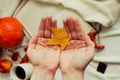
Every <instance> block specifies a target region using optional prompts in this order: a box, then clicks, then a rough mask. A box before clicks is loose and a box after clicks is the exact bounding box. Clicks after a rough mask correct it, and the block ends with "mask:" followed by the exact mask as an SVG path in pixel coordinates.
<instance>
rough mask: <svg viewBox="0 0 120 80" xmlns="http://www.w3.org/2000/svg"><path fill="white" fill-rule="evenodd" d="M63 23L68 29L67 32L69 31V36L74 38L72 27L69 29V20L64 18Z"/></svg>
mask: <svg viewBox="0 0 120 80" xmlns="http://www.w3.org/2000/svg"><path fill="white" fill-rule="evenodd" d="M63 25H64V27H65V29H66V30H67V33H68V36H69V38H70V39H72V36H71V31H70V29H69V25H68V20H67V19H64V20H63Z"/></svg>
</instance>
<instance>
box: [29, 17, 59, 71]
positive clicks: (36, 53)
mask: <svg viewBox="0 0 120 80" xmlns="http://www.w3.org/2000/svg"><path fill="white" fill-rule="evenodd" d="M56 26H57V22H56V20H53V19H52V17H51V16H47V17H44V18H42V19H41V22H40V27H39V30H38V33H37V35H35V37H33V38H32V39H31V40H30V42H29V45H28V51H27V56H28V58H29V59H30V61H31V63H32V64H33V65H34V66H35V67H39V68H42V69H46V70H48V71H51V72H55V71H56V69H57V67H58V65H59V60H60V48H59V47H58V46H48V45H47V43H48V40H49V39H50V38H51V36H52V33H51V30H50V27H56Z"/></svg>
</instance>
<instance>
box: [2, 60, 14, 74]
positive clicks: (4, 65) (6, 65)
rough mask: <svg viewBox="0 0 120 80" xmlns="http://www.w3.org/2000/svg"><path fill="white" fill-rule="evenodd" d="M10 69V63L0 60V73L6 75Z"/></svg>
mask: <svg viewBox="0 0 120 80" xmlns="http://www.w3.org/2000/svg"><path fill="white" fill-rule="evenodd" d="M11 67H12V62H11V61H10V60H7V59H2V60H0V72H2V73H6V72H9V71H10V69H11Z"/></svg>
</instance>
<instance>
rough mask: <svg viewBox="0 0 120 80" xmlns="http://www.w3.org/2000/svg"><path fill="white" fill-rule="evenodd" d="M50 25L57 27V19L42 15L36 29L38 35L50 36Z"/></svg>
mask: <svg viewBox="0 0 120 80" xmlns="http://www.w3.org/2000/svg"><path fill="white" fill-rule="evenodd" d="M50 27H57V21H56V20H54V19H52V16H46V17H43V18H42V19H41V22H40V26H39V29H38V37H43V38H51V30H50Z"/></svg>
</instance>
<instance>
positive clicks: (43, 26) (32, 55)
mask: <svg viewBox="0 0 120 80" xmlns="http://www.w3.org/2000/svg"><path fill="white" fill-rule="evenodd" d="M63 25H64V26H65V28H66V30H67V32H68V35H69V38H70V44H69V45H68V46H67V47H66V48H65V50H63V51H61V50H60V47H59V46H48V45H47V42H48V41H49V39H50V38H51V36H52V35H53V34H52V33H51V31H50V28H49V27H55V26H57V21H56V20H53V19H52V17H51V16H47V17H44V18H42V19H41V22H40V27H39V29H38V33H37V35H35V37H33V38H32V39H31V40H30V42H29V45H28V51H27V55H28V58H29V59H30V61H31V63H32V64H33V65H34V71H33V74H32V77H31V80H53V78H54V75H55V72H56V70H57V68H58V67H59V66H60V69H61V72H62V76H63V80H84V71H85V68H86V67H87V65H88V64H89V62H90V61H91V60H92V58H93V55H94V54H93V53H94V44H93V42H92V41H91V40H90V39H89V37H88V36H87V35H86V34H85V33H84V31H83V30H82V28H81V26H80V23H79V20H77V19H73V18H71V17H68V18H66V19H65V20H63Z"/></svg>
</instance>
